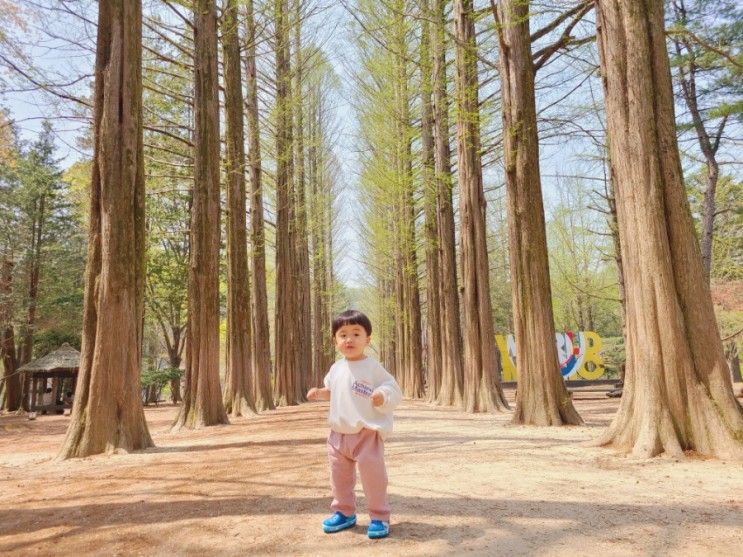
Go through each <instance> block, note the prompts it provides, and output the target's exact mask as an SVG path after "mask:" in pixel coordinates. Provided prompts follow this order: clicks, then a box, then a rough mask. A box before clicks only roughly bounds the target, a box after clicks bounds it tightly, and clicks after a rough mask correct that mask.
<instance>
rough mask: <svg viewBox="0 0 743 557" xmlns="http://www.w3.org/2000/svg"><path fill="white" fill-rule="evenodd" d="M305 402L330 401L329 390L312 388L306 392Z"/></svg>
mask: <svg viewBox="0 0 743 557" xmlns="http://www.w3.org/2000/svg"><path fill="white" fill-rule="evenodd" d="M307 400H330V389H328V388H326V387H320V388H317V387H312V388H311V389H310V390H309V391H307Z"/></svg>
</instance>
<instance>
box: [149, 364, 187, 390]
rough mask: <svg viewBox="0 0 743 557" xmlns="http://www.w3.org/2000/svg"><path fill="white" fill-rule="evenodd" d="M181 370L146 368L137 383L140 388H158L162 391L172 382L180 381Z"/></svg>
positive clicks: (173, 368)
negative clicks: (139, 384)
mask: <svg viewBox="0 0 743 557" xmlns="http://www.w3.org/2000/svg"><path fill="white" fill-rule="evenodd" d="M182 376H183V370H182V369H179V368H175V367H163V368H159V369H158V368H148V369H146V370H145V371H143V372H142V374H141V375H140V377H139V381H140V383H141V385H142V387H153V386H154V387H158V388H160V389H162V388H163V387H164V386H165V385H166V384H168V383H170V382H171V381H173V380H176V379H180V378H181V377H182Z"/></svg>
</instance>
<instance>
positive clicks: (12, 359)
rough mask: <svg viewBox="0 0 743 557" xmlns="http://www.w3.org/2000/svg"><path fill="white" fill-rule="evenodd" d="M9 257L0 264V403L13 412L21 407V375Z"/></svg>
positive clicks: (12, 264)
mask: <svg viewBox="0 0 743 557" xmlns="http://www.w3.org/2000/svg"><path fill="white" fill-rule="evenodd" d="M14 266H15V264H14V263H13V261H12V260H11V259H10V258H9V257H7V256H6V257H3V260H2V263H1V264H0V361H1V362H2V364H3V376H2V379H0V381H2V385H0V386H2V389H0V391H1V392H2V405H0V409H2V410H3V411H5V412H15V411H17V410H19V409H20V408H21V399H22V396H23V377H22V374H19V373H17V371H16V369H17V368H18V364H19V362H18V357H17V355H16V346H15V329H14V328H13V322H12V319H13V317H12V316H13V312H12V306H11V303H10V300H11V296H12V294H13V267H14Z"/></svg>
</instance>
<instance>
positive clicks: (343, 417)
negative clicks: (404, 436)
mask: <svg viewBox="0 0 743 557" xmlns="http://www.w3.org/2000/svg"><path fill="white" fill-rule="evenodd" d="M324 383H325V387H326V388H328V389H330V413H329V414H328V423H329V424H330V428H331V429H332V430H333V431H336V432H338V433H358V432H359V431H361V430H362V429H363V428H366V429H373V430H376V431H379V433H380V435H381V436H382V439H384V438H385V437H387V435H389V434H390V433H392V411H393V410H394V409H395V407H396V406H397V405H398V404H400V401H401V400H402V391H401V390H400V386H399V385H398V384H397V381H395V378H394V377H392V375H390V374H389V372H388V371H387V370H386V369H384V368H383V367H382V365H381V364H380V363H379V362H377V361H376V360H374V359H373V358H369V357H367V358H364V359H363V360H356V361H352V362H351V361H348V360H346V359H345V358H343V359H342V360H338V361H337V362H335V363H334V364H333V365H332V366H331V367H330V371H328V374H327V375H326V376H325V380H324ZM375 392H380V393H382V395H383V396H384V404H382V405H381V406H377V407H375V406H373V405H372V401H371V397H372V395H373V394H374V393H375Z"/></svg>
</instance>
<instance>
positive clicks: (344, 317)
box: [333, 309, 372, 336]
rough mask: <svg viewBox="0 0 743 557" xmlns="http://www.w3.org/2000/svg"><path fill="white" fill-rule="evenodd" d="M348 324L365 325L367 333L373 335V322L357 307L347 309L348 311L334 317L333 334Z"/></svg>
mask: <svg viewBox="0 0 743 557" xmlns="http://www.w3.org/2000/svg"><path fill="white" fill-rule="evenodd" d="M346 325H361V326H362V327H364V330H365V331H366V334H367V335H368V336H371V334H372V324H371V321H370V320H369V318H368V317H367V316H366V315H365V314H363V313H361V312H360V311H358V310H355V309H347V310H346V311H344V312H342V313H339V314H338V315H336V316H335V318H334V319H333V336H335V333H337V332H338V329H340V328H341V327H344V326H346Z"/></svg>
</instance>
